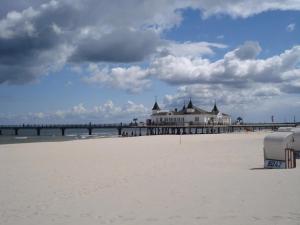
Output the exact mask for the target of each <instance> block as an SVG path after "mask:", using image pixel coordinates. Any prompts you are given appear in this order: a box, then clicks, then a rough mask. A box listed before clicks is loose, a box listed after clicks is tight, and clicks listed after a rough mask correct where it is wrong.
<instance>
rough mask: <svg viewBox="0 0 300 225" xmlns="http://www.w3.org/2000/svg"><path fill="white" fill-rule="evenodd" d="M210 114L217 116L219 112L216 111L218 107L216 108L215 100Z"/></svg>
mask: <svg viewBox="0 0 300 225" xmlns="http://www.w3.org/2000/svg"><path fill="white" fill-rule="evenodd" d="M211 112H212V113H213V114H215V115H218V113H219V112H220V111H219V109H218V107H217V102H216V100H215V105H214V107H213V109H212V110H211Z"/></svg>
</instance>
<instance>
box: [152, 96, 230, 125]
mask: <svg viewBox="0 0 300 225" xmlns="http://www.w3.org/2000/svg"><path fill="white" fill-rule="evenodd" d="M148 123H151V124H159V125H163V124H165V125H197V124H199V125H206V124H207V125H209V124H219V125H222V124H224V125H228V124H231V117H230V115H228V114H225V113H221V112H220V111H219V110H218V107H217V105H216V103H215V104H214V107H213V109H212V110H211V111H210V112H209V111H206V110H203V109H200V108H198V107H196V106H194V105H193V103H192V100H191V99H190V101H189V103H188V105H187V106H186V105H185V104H184V106H183V107H182V109H181V110H177V109H174V110H173V111H166V110H161V109H160V107H159V106H158V104H157V102H155V103H154V106H153V108H152V115H151V119H150V120H149V122H148Z"/></svg>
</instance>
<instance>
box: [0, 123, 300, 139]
mask: <svg viewBox="0 0 300 225" xmlns="http://www.w3.org/2000/svg"><path fill="white" fill-rule="evenodd" d="M297 125H300V123H243V124H200V123H193V124H189V123H184V124H182V123H180V124H174V123H172V124H165V123H163V124H162V123H160V124H155V123H152V124H144V123H109V124H95V123H87V124H21V125H0V135H1V134H2V130H8V129H9V130H14V134H15V135H18V134H19V130H21V129H35V130H36V133H37V135H38V136H39V135H40V134H41V130H42V129H59V130H61V134H62V135H63V136H64V135H65V130H67V129H87V130H88V134H89V135H92V132H93V129H108V128H110V129H117V130H118V134H119V135H122V134H123V133H122V130H123V131H124V129H128V128H135V129H136V128H139V135H141V133H142V132H141V130H142V129H146V131H147V132H146V133H147V134H149V135H152V134H186V133H192V129H194V130H195V131H194V133H198V132H200V133H204V131H205V133H207V132H209V133H210V132H214V133H222V132H234V131H237V130H242V129H243V130H248V131H253V130H260V129H271V130H276V129H278V128H279V127H296V126H297ZM205 129H206V130H205Z"/></svg>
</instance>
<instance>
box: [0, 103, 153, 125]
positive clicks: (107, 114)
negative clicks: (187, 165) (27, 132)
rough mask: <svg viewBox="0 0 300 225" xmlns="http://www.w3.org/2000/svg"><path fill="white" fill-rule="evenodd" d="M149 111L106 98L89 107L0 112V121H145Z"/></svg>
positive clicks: (140, 106)
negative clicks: (53, 110) (14, 112)
mask: <svg viewBox="0 0 300 225" xmlns="http://www.w3.org/2000/svg"><path fill="white" fill-rule="evenodd" d="M149 113H150V111H149V109H148V108H147V107H145V106H144V105H143V104H137V103H135V102H133V101H128V102H127V103H126V104H124V105H116V104H115V103H114V102H113V101H111V100H108V101H107V102H105V103H103V104H102V105H98V106H94V107H91V108H86V107H84V104H83V103H80V104H78V105H75V106H73V107H71V109H63V110H57V111H55V112H37V113H26V114H19V115H13V114H0V123H10V124H22V123H88V122H93V123H113V122H114V123H115V122H131V121H132V119H133V118H138V119H139V121H145V119H146V118H148V116H149V115H150V114H149Z"/></svg>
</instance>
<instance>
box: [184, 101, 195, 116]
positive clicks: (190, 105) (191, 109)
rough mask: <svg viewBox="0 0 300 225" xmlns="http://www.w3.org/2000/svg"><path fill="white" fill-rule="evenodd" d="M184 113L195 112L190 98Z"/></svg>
mask: <svg viewBox="0 0 300 225" xmlns="http://www.w3.org/2000/svg"><path fill="white" fill-rule="evenodd" d="M186 112H187V113H193V112H195V109H194V106H193V103H192V99H191V98H190V101H189V104H188V106H187V108H186Z"/></svg>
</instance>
